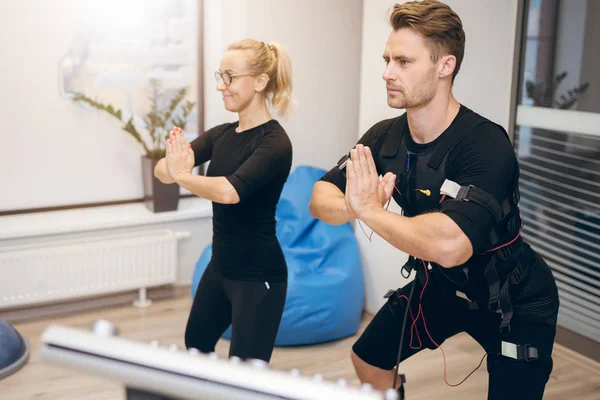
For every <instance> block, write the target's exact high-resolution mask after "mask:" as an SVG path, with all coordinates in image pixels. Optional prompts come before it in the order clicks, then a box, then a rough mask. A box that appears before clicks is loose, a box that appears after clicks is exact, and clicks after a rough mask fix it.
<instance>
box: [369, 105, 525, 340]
mask: <svg viewBox="0 0 600 400" xmlns="http://www.w3.org/2000/svg"><path fill="white" fill-rule="evenodd" d="M485 123H490V124H492V123H493V122H491V121H490V120H488V119H485V118H483V117H482V116H480V115H478V114H476V113H474V112H468V113H466V114H465V115H463V116H462V117H460V118H459V119H457V120H456V121H454V123H453V124H452V125H451V126H450V127H449V128H448V130H447V131H445V132H444V133H443V135H442V137H440V140H439V142H438V143H436V144H435V145H434V146H431V147H432V148H431V149H427V150H426V151H424V152H423V153H419V154H418V155H417V154H415V153H412V152H410V151H408V146H407V139H408V135H410V133H408V122H407V116H406V114H404V115H402V116H400V117H398V118H397V119H396V120H395V121H394V122H393V123H392V125H391V126H390V128H389V131H388V133H387V135H385V137H382V138H381V139H382V140H383V142H382V143H381V149H380V151H379V154H378V155H376V160H375V162H376V164H377V167H378V169H379V172H380V173H381V174H385V173H386V172H388V171H394V172H395V171H398V168H399V167H400V166H402V172H401V173H397V174H396V177H397V181H396V188H397V189H398V191H399V193H398V191H394V199H395V200H396V202H397V203H398V204H399V205H400V207H401V208H402V212H403V214H404V215H405V216H407V217H412V216H416V215H420V214H423V213H427V212H433V211H438V210H440V208H441V204H442V202H445V201H471V202H475V203H477V204H478V205H480V206H482V207H484V208H485V209H486V210H487V211H488V212H489V213H490V214H491V215H492V217H493V218H494V220H495V221H496V224H495V226H494V228H493V229H492V230H491V231H490V232H489V234H488V237H487V240H486V248H485V249H474V251H475V252H476V253H475V254H474V255H477V254H481V255H484V254H486V253H491V257H490V258H489V261H488V262H487V265H485V266H478V267H479V268H482V267H483V268H485V270H484V276H485V280H486V282H487V285H488V291H489V297H488V301H487V304H476V303H474V302H471V301H469V300H468V299H465V300H466V301H467V302H468V303H470V304H469V308H479V309H487V310H489V311H492V312H498V313H500V314H501V315H502V322H501V324H500V330H501V332H502V333H503V334H508V332H509V331H510V319H511V317H512V307H511V304H510V297H509V291H508V286H509V284H511V283H518V282H520V280H521V278H522V274H523V268H522V267H521V265H520V264H519V255H520V252H521V240H520V238H518V237H519V233H520V228H521V225H522V221H521V217H520V214H519V209H518V202H519V191H518V184H517V183H516V182H514V188H515V189H514V190H513V191H512V192H511V193H510V195H509V196H508V197H507V198H505V199H503V200H502V202H500V203H498V201H497V200H496V198H495V197H494V196H492V195H491V194H489V193H487V192H485V191H483V190H482V189H479V188H477V187H474V186H460V185H458V184H457V183H455V182H452V181H450V180H448V179H447V174H446V163H447V160H448V155H449V154H450V153H451V152H452V151H453V149H454V146H455V145H456V143H457V141H458V139H459V138H460V137H461V136H462V135H463V134H465V133H466V132H468V131H469V130H471V129H473V128H475V127H477V126H479V125H482V124H485ZM500 129H502V131H503V132H505V133H506V131H505V130H504V129H503V128H502V127H500ZM507 140H508V139H507ZM490 151H493V149H490ZM517 176H518V175H517ZM517 238H518V240H517ZM509 243H510V244H509ZM424 261H425V262H427V260H424ZM417 263H421V261H420V260H416V261H415V259H414V258H413V257H412V256H411V257H410V258H409V262H408V263H407V265H405V267H403V269H405V271H404V272H409V273H410V270H411V269H412V268H414V267H415V265H417ZM431 265H432V267H433V268H442V267H441V266H439V265H437V264H434V263H431ZM419 270H420V269H418V270H417V271H419ZM468 276H469V273H468V271H466V277H467V279H468Z"/></svg>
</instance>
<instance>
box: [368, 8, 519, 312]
mask: <svg viewBox="0 0 600 400" xmlns="http://www.w3.org/2000/svg"><path fill="white" fill-rule="evenodd" d="M445 2H446V3H447V4H448V5H449V6H450V7H452V8H453V9H454V10H455V11H456V13H457V14H458V15H459V16H460V17H461V19H462V21H463V26H464V30H465V33H466V38H467V39H466V50H465V58H464V60H463V64H462V66H461V70H460V72H459V74H458V76H457V78H456V80H455V87H454V94H455V96H456V97H457V99H458V100H459V101H460V102H461V103H463V104H464V105H466V106H467V107H469V108H471V109H473V110H474V111H476V112H478V113H480V114H482V115H484V116H486V117H487V118H490V119H491V120H493V121H495V122H497V123H499V124H501V125H502V126H504V127H505V128H507V127H508V119H509V111H510V109H509V107H510V98H511V93H510V88H511V82H512V65H513V50H514V41H515V30H516V25H515V24H516V15H517V0H507V1H497V0H480V1H472V0H447V1H445ZM395 3H397V1H390V0H364V15H363V37H362V61H361V65H362V69H361V93H360V112H359V115H360V117H359V132H358V136H359V137H360V136H362V135H363V133H364V132H365V131H366V130H367V129H368V128H369V127H370V126H371V125H373V124H374V123H375V122H377V121H380V120H382V119H384V118H390V117H393V116H396V115H400V114H401V113H402V112H404V110H394V109H390V108H389V107H388V106H387V103H386V93H385V84H384V81H383V80H382V78H381V74H382V72H383V67H384V64H383V61H382V58H381V55H382V53H383V50H384V46H385V42H386V40H387V37H388V35H389V33H390V29H391V28H390V26H389V24H388V23H387V21H388V19H387V18H386V17H387V16H388V15H389V10H390V9H391V7H393V5H394V4H395ZM390 209H391V210H394V211H396V212H399V208H398V207H390ZM367 229H368V228H367ZM356 233H357V237H358V238H359V243H360V246H361V253H362V257H363V264H364V265H365V267H364V273H365V285H366V309H367V310H368V311H370V312H376V311H377V310H378V309H379V307H381V305H382V304H383V303H384V299H383V298H382V296H383V295H384V294H385V292H386V291H387V290H388V289H391V288H397V287H399V286H402V285H404V283H405V280H404V279H403V278H402V276H401V275H400V267H401V266H402V265H403V264H404V262H405V261H406V258H407V255H406V254H404V253H402V252H400V251H398V250H396V249H395V248H393V247H392V246H391V245H389V244H388V243H387V242H385V241H383V240H382V239H381V238H379V237H377V235H373V241H372V242H369V241H367V239H366V238H365V235H364V234H363V232H362V230H361V229H360V227H359V226H358V225H357V226H356Z"/></svg>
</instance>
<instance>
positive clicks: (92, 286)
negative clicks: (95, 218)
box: [0, 230, 185, 309]
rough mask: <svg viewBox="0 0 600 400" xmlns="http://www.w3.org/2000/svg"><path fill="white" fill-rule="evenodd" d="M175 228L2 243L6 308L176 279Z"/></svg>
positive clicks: (0, 304) (0, 286)
mask: <svg viewBox="0 0 600 400" xmlns="http://www.w3.org/2000/svg"><path fill="white" fill-rule="evenodd" d="M184 235H185V234H182V233H175V232H172V231H170V230H160V231H145V232H135V233H129V234H122V235H110V236H95V237H87V238H82V239H77V240H69V241H47V242H41V243H35V244H30V245H23V246H13V247H0V309H2V308H9V307H20V306H28V305H33V304H40V303H48V302H53V301H61V300H68V299H74V298H78V297H89V296H94V295H103V294H109V293H115V292H121V291H127V290H131V289H138V290H140V296H141V297H142V298H141V299H140V300H139V302H138V305H140V306H144V305H148V304H149V302H148V301H147V300H146V299H145V293H146V292H145V290H146V288H148V287H153V286H159V285H165V284H170V283H174V282H175V280H176V277H177V242H178V237H182V236H184Z"/></svg>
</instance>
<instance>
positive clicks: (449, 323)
mask: <svg viewBox="0 0 600 400" xmlns="http://www.w3.org/2000/svg"><path fill="white" fill-rule="evenodd" d="M412 285H415V283H414V282H411V283H409V284H408V285H406V286H405V287H404V288H402V289H400V290H399V292H398V294H397V295H396V294H395V295H393V296H392V297H390V298H389V299H388V301H387V303H386V304H384V305H383V307H381V309H380V310H379V312H378V313H377V314H376V315H375V316H374V318H373V320H372V321H371V323H370V324H369V325H368V326H367V328H366V329H365V331H364V332H363V334H362V335H361V337H360V338H359V339H358V340H357V342H356V343H355V344H354V346H353V348H352V349H353V351H354V353H356V355H357V356H358V357H359V358H360V359H362V360H363V361H365V362H367V363H368V364H370V365H373V366H375V367H378V368H381V369H384V370H392V369H393V368H395V365H396V360H397V357H398V348H399V343H400V335H401V327H402V321H403V318H404V313H405V310H406V309H407V307H406V306H407V300H408V296H409V293H410V289H411V287H412ZM416 285H417V286H416V287H415V290H414V293H413V298H412V302H411V304H412V305H411V311H412V316H411V315H409V316H408V318H407V321H406V330H405V333H404V343H403V346H402V359H401V360H406V359H407V358H409V357H411V356H413V355H414V354H416V353H418V352H419V351H420V350H422V349H423V348H429V349H436V348H437V347H438V346H439V345H441V344H442V343H443V342H444V341H445V340H446V339H447V338H449V337H451V336H453V335H455V334H457V333H459V332H466V333H468V334H469V335H470V336H472V337H473V338H474V339H475V340H476V341H477V342H478V343H479V344H480V345H481V346H482V347H483V348H484V349H485V351H486V352H487V353H488V359H487V366H488V372H489V374H490V380H489V397H488V399H494V400H495V399H509V398H510V399H511V400H516V399H528V400H534V399H541V398H542V396H543V392H544V388H545V385H546V383H547V381H548V378H549V377H550V372H551V371H552V359H551V354H552V348H553V344H554V337H555V333H556V325H555V324H540V323H531V322H529V321H528V319H526V318H518V317H513V319H512V321H511V331H510V334H509V335H507V336H502V335H501V334H500V328H499V325H500V315H499V314H497V313H492V312H489V311H481V310H469V309H468V308H467V307H466V303H465V301H464V300H462V299H460V298H459V297H457V296H456V291H453V292H449V291H445V292H444V291H440V290H438V289H439V287H436V286H435V283H434V284H433V285H432V284H431V282H430V284H429V285H428V286H427V287H426V289H425V290H424V291H423V290H422V286H421V285H420V284H419V283H416ZM421 295H422V299H421V301H420V303H421V307H420V308H419V300H420V297H421ZM417 315H418V318H417ZM413 317H414V318H413ZM413 319H416V320H417V322H416V323H414V322H413ZM502 341H505V342H509V343H514V344H529V345H531V346H533V347H536V348H537V349H538V350H539V351H540V352H542V353H544V355H545V356H547V357H546V358H545V360H544V361H543V362H542V361H539V362H534V361H522V360H515V359H513V358H508V357H504V356H501V355H500V353H501V343H502ZM390 385H391V382H390ZM517 388H519V389H517Z"/></svg>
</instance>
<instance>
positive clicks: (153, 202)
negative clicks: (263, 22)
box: [73, 81, 195, 213]
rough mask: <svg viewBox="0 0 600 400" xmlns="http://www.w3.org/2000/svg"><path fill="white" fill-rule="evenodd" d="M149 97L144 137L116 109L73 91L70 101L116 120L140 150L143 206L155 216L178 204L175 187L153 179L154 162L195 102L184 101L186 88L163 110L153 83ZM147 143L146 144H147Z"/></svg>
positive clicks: (129, 120)
mask: <svg viewBox="0 0 600 400" xmlns="http://www.w3.org/2000/svg"><path fill="white" fill-rule="evenodd" d="M151 86H152V89H153V90H152V96H151V97H150V104H151V107H150V111H149V112H148V113H147V114H146V115H145V116H144V117H143V121H144V124H145V129H146V133H147V135H146V136H147V137H148V138H149V139H146V140H144V138H143V137H142V134H141V133H140V131H139V130H138V128H137V127H136V126H135V124H134V117H133V116H130V117H129V118H124V117H123V113H122V111H121V110H120V109H116V108H115V107H113V106H112V105H110V104H103V103H101V102H99V101H96V100H94V99H91V98H90V97H88V96H86V95H84V94H82V93H78V92H75V93H74V94H73V101H75V102H79V103H84V104H87V105H88V106H91V107H93V108H96V109H98V110H101V111H104V112H106V113H108V114H110V115H112V116H113V117H115V118H116V119H118V120H119V121H120V122H121V124H122V126H121V129H123V130H124V131H125V132H127V133H129V134H130V135H131V136H132V137H133V138H134V139H135V140H136V141H137V142H138V143H139V144H140V145H141V146H142V147H143V148H144V151H145V154H144V155H142V157H141V162H142V179H143V187H144V204H145V205H146V207H148V209H150V210H151V211H153V212H155V213H159V212H164V211H174V210H177V207H178V204H179V185H175V184H171V185H167V184H164V183H162V182H160V181H159V180H158V179H156V178H155V177H154V167H155V166H156V163H157V162H158V161H159V160H160V159H161V158H163V157H164V156H165V153H166V147H165V142H166V140H167V139H168V137H169V131H170V130H171V128H172V127H173V126H178V127H180V128H181V129H182V130H184V131H185V126H186V124H187V119H188V117H189V115H190V113H191V112H192V110H193V108H194V105H195V102H191V101H189V100H185V97H186V95H187V94H188V91H189V88H181V89H179V90H178V91H177V92H176V93H175V95H174V96H173V97H172V98H171V99H170V100H169V101H167V102H166V103H165V104H166V106H165V107H162V108H159V105H158V97H159V95H160V94H159V91H158V87H157V83H156V82H155V81H151ZM148 142H150V143H148Z"/></svg>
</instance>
